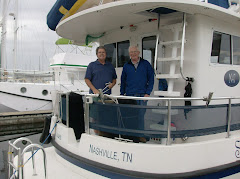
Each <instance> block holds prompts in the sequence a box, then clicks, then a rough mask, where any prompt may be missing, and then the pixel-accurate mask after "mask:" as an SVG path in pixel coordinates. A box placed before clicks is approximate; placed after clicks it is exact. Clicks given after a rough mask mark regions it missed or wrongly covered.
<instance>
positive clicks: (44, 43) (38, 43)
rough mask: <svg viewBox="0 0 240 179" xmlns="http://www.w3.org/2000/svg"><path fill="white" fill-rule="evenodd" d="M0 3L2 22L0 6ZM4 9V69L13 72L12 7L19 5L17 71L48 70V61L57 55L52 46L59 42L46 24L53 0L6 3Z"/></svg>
mask: <svg viewBox="0 0 240 179" xmlns="http://www.w3.org/2000/svg"><path fill="white" fill-rule="evenodd" d="M3 1H4V0H0V3H1V6H0V7H1V9H0V11H1V13H0V21H1V20H2V10H3V9H2V3H3ZM5 1H7V2H8V3H7V4H8V6H7V10H8V11H7V14H6V17H7V18H6V21H7V26H6V27H7V33H6V60H5V68H7V69H13V59H14V53H13V49H14V18H13V17H12V16H10V15H9V13H14V6H15V4H16V2H17V1H18V31H17V32H18V38H17V60H16V69H21V70H41V71H43V70H49V58H51V57H52V56H53V55H54V54H55V51H56V48H57V47H56V45H55V42H56V40H57V39H58V38H59V36H58V35H57V34H56V32H55V31H52V30H50V29H49V28H48V27H47V24H46V17H47V14H48V12H49V11H50V10H51V8H52V6H53V5H54V3H55V2H56V0H5Z"/></svg>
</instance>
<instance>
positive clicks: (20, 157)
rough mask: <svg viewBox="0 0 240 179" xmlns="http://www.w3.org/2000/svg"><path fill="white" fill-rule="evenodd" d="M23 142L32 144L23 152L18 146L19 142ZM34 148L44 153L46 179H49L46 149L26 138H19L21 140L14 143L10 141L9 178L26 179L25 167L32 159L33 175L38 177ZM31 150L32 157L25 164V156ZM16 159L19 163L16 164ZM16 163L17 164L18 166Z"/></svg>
mask: <svg viewBox="0 0 240 179" xmlns="http://www.w3.org/2000/svg"><path fill="white" fill-rule="evenodd" d="M22 141H27V142H29V143H30V144H29V145H28V146H26V147H25V148H24V149H23V150H22V149H21V148H20V147H17V146H16V145H17V144H18V143H19V142H22ZM34 147H35V148H39V149H41V150H42V151H43V157H44V160H43V162H44V170H45V178H47V167H46V163H47V161H46V153H45V150H44V148H43V147H42V146H40V145H38V144H33V143H32V141H31V140H29V139H28V138H26V137H22V138H19V139H17V140H15V141H14V142H13V143H12V142H11V141H9V147H8V166H9V168H8V176H9V178H11V179H13V178H14V179H15V178H17V179H24V172H23V171H24V170H23V167H24V166H25V164H26V163H27V162H28V161H29V160H30V159H32V167H33V175H36V167H35V157H34V154H35V153H36V152H34ZM29 149H31V151H32V156H31V157H30V158H29V159H28V160H27V161H25V162H24V154H25V153H26V152H27V151H28V150H29ZM15 151H16V152H15ZM15 154H16V155H15ZM14 159H17V162H14ZM15 163H17V165H16V164H15ZM13 169H14V170H13Z"/></svg>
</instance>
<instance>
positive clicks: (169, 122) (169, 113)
mask: <svg viewBox="0 0 240 179" xmlns="http://www.w3.org/2000/svg"><path fill="white" fill-rule="evenodd" d="M209 94H210V95H209V96H211V98H210V97H203V98H152V97H134V96H112V95H106V94H105V95H104V96H103V97H108V98H110V99H112V100H113V101H114V100H116V99H135V100H166V101H167V102H168V103H167V107H168V117H167V119H168V123H167V124H168V128H167V140H166V145H171V142H172V139H171V108H172V106H171V102H172V101H173V100H187V101H189V100H202V101H206V102H207V103H206V106H208V104H209V102H210V100H226V99H228V100H229V104H228V123H227V131H226V132H227V136H226V137H227V138H228V137H229V136H230V126H231V106H232V103H231V100H232V99H240V97H215V98H212V93H209ZM86 96H87V97H88V101H90V102H87V106H86V107H87V109H86V110H85V112H86V117H87V118H88V119H86V118H85V119H86V121H85V122H86V124H87V126H88V127H87V131H88V133H89V126H90V124H89V123H90V121H89V109H88V108H89V103H92V101H93V99H92V98H91V97H93V96H95V97H96V95H91V94H88V95H86Z"/></svg>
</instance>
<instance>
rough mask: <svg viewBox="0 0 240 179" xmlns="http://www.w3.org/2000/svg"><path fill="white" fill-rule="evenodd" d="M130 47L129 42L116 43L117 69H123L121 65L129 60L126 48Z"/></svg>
mask: <svg viewBox="0 0 240 179" xmlns="http://www.w3.org/2000/svg"><path fill="white" fill-rule="evenodd" d="M129 46H130V43H129V41H128V40H127V41H124V42H118V43H117V48H118V50H117V52H118V55H117V57H118V58H117V64H118V67H123V65H124V64H125V63H126V62H127V61H129V60H130V57H129V53H128V48H129Z"/></svg>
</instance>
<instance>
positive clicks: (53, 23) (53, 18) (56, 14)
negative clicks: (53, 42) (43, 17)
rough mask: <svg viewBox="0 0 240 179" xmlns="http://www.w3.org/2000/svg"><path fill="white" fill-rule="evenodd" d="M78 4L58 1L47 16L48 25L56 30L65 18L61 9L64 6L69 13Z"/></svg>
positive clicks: (63, 0) (73, 1)
mask: <svg viewBox="0 0 240 179" xmlns="http://www.w3.org/2000/svg"><path fill="white" fill-rule="evenodd" d="M76 2H77V0H57V1H56V3H55V4H54V6H53V7H52V9H51V10H50V12H49V13H48V15H47V25H48V27H49V28H50V29H51V30H54V31H55V29H56V27H57V25H58V23H59V21H60V20H61V18H62V17H63V14H62V13H61V12H60V11H59V8H60V7H61V6H63V7H64V8H65V9H67V10H68V11H69V10H70V9H71V7H72V6H73V5H74V4H75V3H76Z"/></svg>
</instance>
